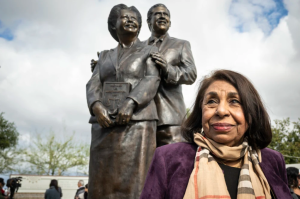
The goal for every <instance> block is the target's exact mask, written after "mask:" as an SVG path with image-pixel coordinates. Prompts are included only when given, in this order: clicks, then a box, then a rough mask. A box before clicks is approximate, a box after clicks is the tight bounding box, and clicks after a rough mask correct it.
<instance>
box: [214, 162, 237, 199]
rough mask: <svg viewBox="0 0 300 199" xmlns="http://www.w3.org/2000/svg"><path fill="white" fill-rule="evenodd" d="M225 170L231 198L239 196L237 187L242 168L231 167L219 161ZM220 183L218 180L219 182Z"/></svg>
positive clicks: (234, 198)
mask: <svg viewBox="0 0 300 199" xmlns="http://www.w3.org/2000/svg"><path fill="white" fill-rule="evenodd" d="M218 164H219V166H220V167H221V169H222V170H223V173H224V177H225V182H226V186H227V189H228V192H229V195H230V197H231V199H236V198H237V188H238V185H239V177H240V172H241V169H240V168H235V167H230V166H227V165H224V164H221V163H218ZM217 183H218V182H217Z"/></svg>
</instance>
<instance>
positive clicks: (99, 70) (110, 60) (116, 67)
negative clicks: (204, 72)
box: [86, 40, 160, 123]
mask: <svg viewBox="0 0 300 199" xmlns="http://www.w3.org/2000/svg"><path fill="white" fill-rule="evenodd" d="M157 51H158V49H157V47H155V46H148V45H145V44H143V43H142V42H140V41H139V40H137V41H136V42H135V44H134V45H133V46H132V47H131V48H130V49H129V51H127V52H126V54H124V55H123V56H122V58H121V59H120V60H118V47H116V48H114V49H111V50H109V51H102V52H101V53H100V56H99V60H98V63H97V65H96V67H95V69H94V71H93V75H92V77H91V79H90V80H89V82H88V83H87V85H86V95H87V103H88V107H89V110H90V113H91V115H92V117H91V119H90V123H97V121H96V119H95V117H94V114H93V112H92V105H93V104H94V103H95V102H96V101H100V102H101V101H102V100H103V99H102V97H103V85H104V82H127V83H130V84H131V88H132V89H131V92H130V93H129V96H128V98H131V99H133V100H134V101H135V102H136V104H137V107H136V108H135V110H134V113H133V116H132V118H131V120H157V119H158V116H157V110H156V105H155V103H154V100H153V98H154V96H155V95H156V92H157V89H158V86H159V82H160V76H159V70H158V68H157V67H156V66H155V63H154V62H153V61H152V60H151V57H150V56H149V54H150V53H151V52H157ZM148 74H155V75H148ZM117 75H118V77H119V78H118V79H117Z"/></svg>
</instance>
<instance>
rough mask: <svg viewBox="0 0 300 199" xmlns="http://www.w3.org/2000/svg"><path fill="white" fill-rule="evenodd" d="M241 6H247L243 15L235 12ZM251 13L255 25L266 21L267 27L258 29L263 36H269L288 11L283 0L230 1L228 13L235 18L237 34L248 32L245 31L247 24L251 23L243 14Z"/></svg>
mask: <svg viewBox="0 0 300 199" xmlns="http://www.w3.org/2000/svg"><path fill="white" fill-rule="evenodd" d="M266 2H267V3H266ZM242 4H248V5H247V6H249V8H248V10H247V11H246V10H245V12H244V13H241V12H240V10H237V8H238V7H239V6H241V5H242ZM251 11H252V13H251V14H253V19H254V21H255V23H257V24H258V25H259V24H260V23H262V22H263V21H267V23H268V24H269V27H260V28H261V29H262V31H263V32H264V33H265V35H270V34H271V33H272V31H273V30H274V29H275V28H276V27H277V26H278V24H279V22H280V19H282V18H283V17H285V16H287V15H288V10H287V8H286V6H285V4H284V2H283V0H272V1H270V0H265V1H258V0H249V1H244V0H232V2H231V8H230V10H229V13H230V14H231V15H232V16H234V17H235V18H236V20H237V24H236V29H237V30H238V31H239V32H248V31H249V29H247V25H249V24H248V23H251V21H249V20H248V18H247V15H246V16H245V13H247V12H251Z"/></svg>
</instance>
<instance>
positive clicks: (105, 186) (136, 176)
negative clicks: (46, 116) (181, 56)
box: [86, 4, 160, 199]
mask: <svg viewBox="0 0 300 199" xmlns="http://www.w3.org/2000/svg"><path fill="white" fill-rule="evenodd" d="M141 23H142V22H141V15H140V13H139V11H138V10H137V9H136V8H135V7H133V6H132V7H127V6H126V5H124V4H119V5H116V6H114V7H113V8H112V10H111V12H110V14H109V17H108V28H109V31H110V34H111V35H112V37H113V38H114V39H115V40H116V41H117V42H118V46H117V47H116V48H114V49H111V50H106V51H102V52H101V53H100V54H99V60H98V61H97V62H96V64H93V62H92V64H91V65H92V70H93V75H92V77H91V79H90V80H89V82H88V83H87V86H86V92H87V102H88V107H89V110H90V113H91V115H92V117H91V119H90V123H91V124H92V142H91V149H90V167H89V198H92V199H94V198H102V199H111V198H118V199H123V198H124V199H125V198H126V199H127V198H139V195H140V193H141V191H142V189H143V185H144V181H145V177H146V174H147V171H148V168H149V165H150V163H151V160H152V156H153V154H154V150H155V148H156V135H155V133H156V127H157V120H158V115H157V109H156V105H155V103H154V96H155V94H156V93H157V89H158V86H159V83H160V75H159V70H158V68H157V66H156V64H155V62H154V61H153V58H152V57H151V54H152V53H157V52H158V48H157V47H156V46H148V45H145V44H144V43H142V42H140V41H139V39H138V34H139V31H140V28H141ZM94 62H95V61H94ZM93 66H94V69H93Z"/></svg>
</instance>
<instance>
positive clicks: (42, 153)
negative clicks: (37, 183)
mask: <svg viewBox="0 0 300 199" xmlns="http://www.w3.org/2000/svg"><path fill="white" fill-rule="evenodd" d="M73 136H74V135H73ZM73 136H71V137H69V138H68V139H67V141H65V142H62V141H59V140H58V139H56V137H55V135H54V133H53V132H50V134H49V135H48V136H47V137H46V139H42V137H41V135H39V134H38V135H37V137H36V138H35V140H33V144H32V145H31V146H30V147H29V149H28V150H26V151H25V161H26V162H28V163H30V165H31V168H32V169H31V170H32V171H34V173H35V174H38V175H45V174H46V175H62V174H63V173H64V172H65V171H66V170H68V169H70V168H72V167H84V166H86V165H88V161H89V146H88V145H87V144H76V143H74V142H72V141H73ZM31 173H33V172H31Z"/></svg>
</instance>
